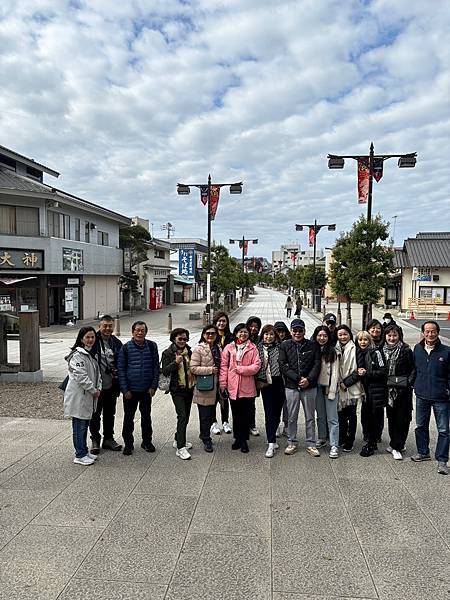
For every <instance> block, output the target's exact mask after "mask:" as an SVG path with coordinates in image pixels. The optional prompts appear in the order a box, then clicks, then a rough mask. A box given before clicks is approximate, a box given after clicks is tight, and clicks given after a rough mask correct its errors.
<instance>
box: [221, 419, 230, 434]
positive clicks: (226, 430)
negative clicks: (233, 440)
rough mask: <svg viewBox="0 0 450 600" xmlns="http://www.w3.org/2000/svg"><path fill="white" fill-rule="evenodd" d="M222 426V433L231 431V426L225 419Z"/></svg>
mask: <svg viewBox="0 0 450 600" xmlns="http://www.w3.org/2000/svg"><path fill="white" fill-rule="evenodd" d="M222 427H223V432H224V433H231V427H230V424H229V423H227V422H226V421H225V423H223V424H222Z"/></svg>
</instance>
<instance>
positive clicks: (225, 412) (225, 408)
mask: <svg viewBox="0 0 450 600" xmlns="http://www.w3.org/2000/svg"><path fill="white" fill-rule="evenodd" d="M219 394H220V392H219V390H217V394H216V406H217V404H220V418H221V419H222V425H223V424H224V423H229V421H230V401H229V400H228V398H223V399H222V400H220V399H219ZM216 414H217V413H216V411H215V412H214V421H217V419H216ZM214 421H213V423H214Z"/></svg>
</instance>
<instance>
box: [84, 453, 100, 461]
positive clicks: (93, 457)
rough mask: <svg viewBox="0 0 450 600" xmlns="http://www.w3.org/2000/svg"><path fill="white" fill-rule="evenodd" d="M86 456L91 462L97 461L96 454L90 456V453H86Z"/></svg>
mask: <svg viewBox="0 0 450 600" xmlns="http://www.w3.org/2000/svg"><path fill="white" fill-rule="evenodd" d="M86 456H88V457H89V458H92V460H97V458H98V456H97V454H91V453H90V452H88V453H87V454H86Z"/></svg>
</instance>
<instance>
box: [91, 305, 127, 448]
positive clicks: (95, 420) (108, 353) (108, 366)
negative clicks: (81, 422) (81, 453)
mask: <svg viewBox="0 0 450 600" xmlns="http://www.w3.org/2000/svg"><path fill="white" fill-rule="evenodd" d="M113 331H114V320H113V318H112V317H110V316H109V315H103V317H101V319H100V323H99V330H98V331H97V339H96V343H95V346H94V352H95V356H96V358H97V361H98V364H99V366H100V373H101V376H102V391H101V393H100V396H99V397H98V400H97V408H96V409H95V412H94V414H93V415H92V419H91V420H90V422H89V430H90V432H91V440H92V444H91V446H92V447H91V453H92V454H99V452H100V441H101V435H100V420H101V416H102V413H103V444H102V447H103V448H105V449H107V450H115V451H116V452H117V451H120V450H122V446H121V445H120V444H118V443H117V442H116V440H115V439H114V420H115V416H116V403H117V398H118V396H119V394H120V389H119V380H118V377H117V357H118V354H119V352H120V349H121V348H122V342H121V341H120V340H119V338H117V337H116V336H115V335H113Z"/></svg>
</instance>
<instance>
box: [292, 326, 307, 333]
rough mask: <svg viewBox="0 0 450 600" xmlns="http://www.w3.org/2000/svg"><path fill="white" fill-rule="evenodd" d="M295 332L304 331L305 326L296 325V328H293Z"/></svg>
mask: <svg viewBox="0 0 450 600" xmlns="http://www.w3.org/2000/svg"><path fill="white" fill-rule="evenodd" d="M292 331H293V332H294V333H304V331H305V330H304V329H303V327H294V329H293V330H292Z"/></svg>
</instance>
